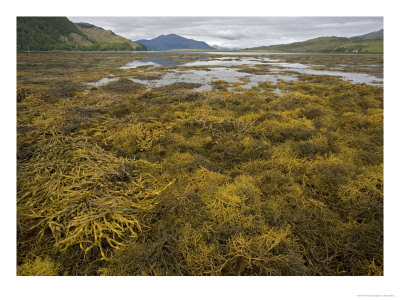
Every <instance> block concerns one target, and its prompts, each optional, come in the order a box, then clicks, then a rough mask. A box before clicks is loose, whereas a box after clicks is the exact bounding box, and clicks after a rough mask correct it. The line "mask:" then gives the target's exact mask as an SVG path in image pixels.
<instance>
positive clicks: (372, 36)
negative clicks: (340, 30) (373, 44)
mask: <svg viewBox="0 0 400 300" xmlns="http://www.w3.org/2000/svg"><path fill="white" fill-rule="evenodd" d="M351 39H354V40H383V29H381V30H378V31H374V32H370V33H367V34H363V35H357V36H353V37H351Z"/></svg>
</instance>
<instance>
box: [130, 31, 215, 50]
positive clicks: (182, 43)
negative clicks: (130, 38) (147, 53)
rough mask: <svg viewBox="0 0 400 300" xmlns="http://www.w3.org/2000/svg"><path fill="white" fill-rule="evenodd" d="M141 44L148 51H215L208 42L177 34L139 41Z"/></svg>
mask: <svg viewBox="0 0 400 300" xmlns="http://www.w3.org/2000/svg"><path fill="white" fill-rule="evenodd" d="M136 42H137V43H139V44H142V45H145V46H146V47H147V49H148V50H155V51H157V50H173V49H201V50H215V48H213V47H211V46H210V45H208V44H207V43H206V42H202V41H196V40H193V39H188V38H185V37H182V36H179V35H177V34H173V33H172V34H168V35H160V36H158V37H156V38H154V39H150V40H146V39H142V40H137V41H136Z"/></svg>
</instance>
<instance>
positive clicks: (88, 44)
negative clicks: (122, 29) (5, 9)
mask: <svg viewBox="0 0 400 300" xmlns="http://www.w3.org/2000/svg"><path fill="white" fill-rule="evenodd" d="M17 50H18V51H31V50H32V51H51V50H125V51H130V50H146V47H145V46H143V45H140V44H138V43H135V42H132V41H131V40H128V39H126V38H124V37H121V36H118V35H116V34H115V33H113V32H112V31H109V30H104V29H102V28H100V27H97V26H94V25H92V24H88V23H78V24H74V23H72V22H71V21H70V20H68V18H66V17H17Z"/></svg>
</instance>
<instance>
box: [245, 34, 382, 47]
mask: <svg viewBox="0 0 400 300" xmlns="http://www.w3.org/2000/svg"><path fill="white" fill-rule="evenodd" d="M376 33H378V32H376ZM376 33H370V34H366V35H363V36H358V37H353V38H345V37H335V36H330V37H319V38H315V39H311V40H307V41H303V42H296V43H291V44H280V45H272V46H261V47H255V48H247V49H243V50H247V51H276V52H383V31H382V38H381V39H377V38H375V37H376V36H378V35H376ZM367 36H368V38H367Z"/></svg>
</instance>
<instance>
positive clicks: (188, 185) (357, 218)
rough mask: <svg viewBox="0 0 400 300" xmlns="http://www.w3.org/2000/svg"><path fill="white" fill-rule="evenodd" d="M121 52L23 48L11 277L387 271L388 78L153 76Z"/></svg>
mask: <svg viewBox="0 0 400 300" xmlns="http://www.w3.org/2000/svg"><path fill="white" fill-rule="evenodd" d="M352 57H355V58H356V59H357V62H358V63H359V61H360V59H359V58H358V57H357V56H352ZM352 57H350V56H348V57H346V60H349V61H350V60H351V58H352ZM290 59H292V60H295V59H296V57H293V58H290ZM303 59H311V58H310V57H309V56H307V57H306V58H303ZM329 59H330V60H332V58H329ZM131 60H132V54H129V53H127V54H109V53H108V54H107V53H106V54H104V53H94V54H93V53H91V54H89V53H69V54H65V53H51V54H49V53H31V54H28V53H25V54H18V68H17V70H18V73H17V82H18V86H17V274H18V275H31V276H32V275H383V87H382V86H371V85H366V84H351V83H349V82H345V81H343V80H341V79H339V78H338V77H333V76H313V75H299V77H298V80H297V81H291V82H284V81H279V82H278V83H276V85H275V84H272V83H270V82H265V83H260V84H259V86H257V87H253V88H251V89H248V90H246V89H240V88H238V89H237V90H235V91H229V90H226V83H225V82H224V81H215V82H214V83H213V90H212V91H202V92H200V91H193V88H196V87H198V85H196V84H191V83H177V84H172V85H169V86H164V87H155V88H148V87H146V86H144V85H141V84H138V83H135V82H132V81H130V80H127V79H126V77H127V76H128V74H129V76H134V77H135V76H136V77H138V76H142V77H143V78H146V76H153V75H151V73H150V72H148V70H147V69H146V68H143V69H138V70H121V69H119V67H120V66H121V65H123V64H126V63H127V62H129V61H131ZM322 60H323V57H319V56H318V62H319V63H321V61H322ZM360 64H361V63H360ZM168 68H170V67H166V68H165V69H163V68H158V69H157V71H158V72H160V73H162V72H168ZM147 72H148V74H147ZM111 73H112V74H115V76H116V78H117V80H116V81H113V82H110V83H107V84H105V85H101V86H98V87H90V86H89V85H87V83H89V82H94V81H98V80H100V79H101V78H103V77H105V76H107V75H108V74H111ZM275 88H279V89H280V90H281V91H282V94H279V95H278V94H276V93H274V90H275Z"/></svg>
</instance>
